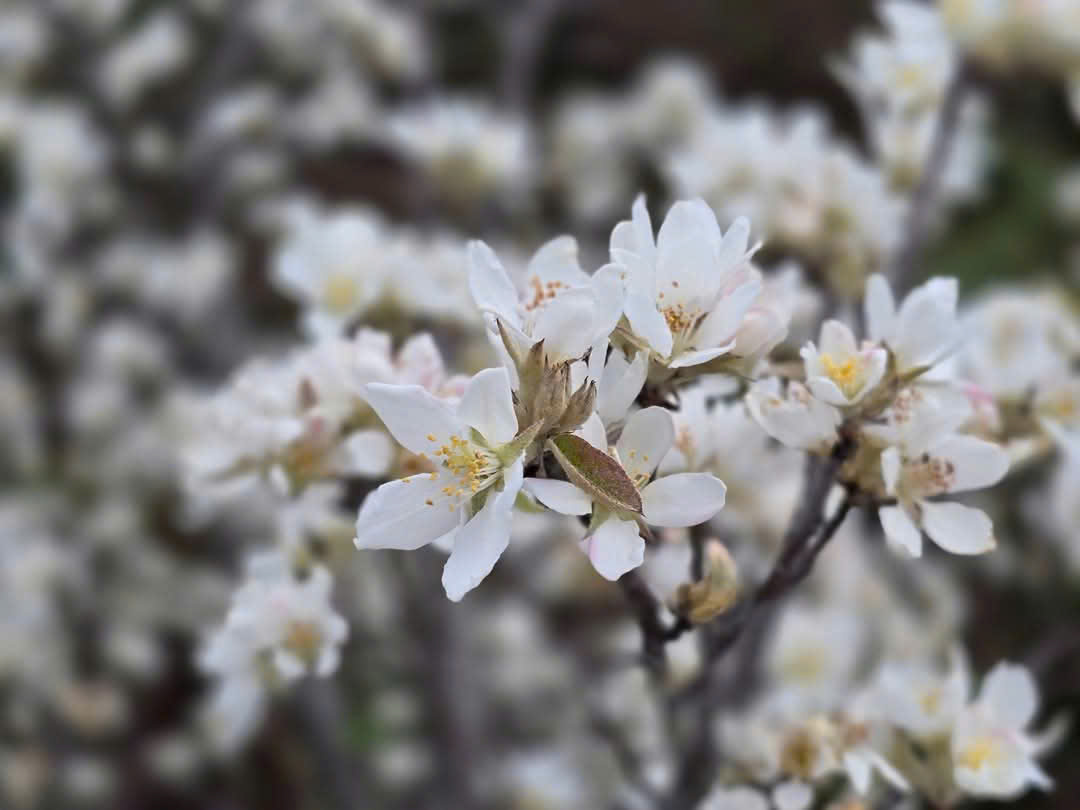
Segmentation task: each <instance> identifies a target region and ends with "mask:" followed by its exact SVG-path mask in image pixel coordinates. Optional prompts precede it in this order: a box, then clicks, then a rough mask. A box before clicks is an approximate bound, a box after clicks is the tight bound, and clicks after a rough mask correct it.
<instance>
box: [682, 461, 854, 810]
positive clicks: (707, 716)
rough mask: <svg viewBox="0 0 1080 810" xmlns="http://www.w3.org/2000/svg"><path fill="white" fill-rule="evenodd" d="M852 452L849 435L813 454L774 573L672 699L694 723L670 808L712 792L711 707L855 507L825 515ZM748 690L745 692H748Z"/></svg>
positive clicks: (750, 661) (706, 647) (710, 641)
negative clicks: (721, 671) (730, 662)
mask: <svg viewBox="0 0 1080 810" xmlns="http://www.w3.org/2000/svg"><path fill="white" fill-rule="evenodd" d="M852 449H853V447H852V445H851V443H850V442H848V441H846V440H843V441H841V442H840V443H839V444H838V445H837V447H836V448H835V450H834V451H833V453H832V455H831V456H830V457H829V458H828V459H825V460H822V459H817V458H813V457H811V458H810V459H808V462H807V472H806V479H805V483H804V486H803V493H802V496H801V498H800V502H799V506H798V508H797V509H796V510H795V513H794V514H793V515H792V519H791V523H790V524H789V526H788V530H787V531H786V532H785V534H784V540H783V544H782V547H781V551H780V554H779V556H778V557H777V560H776V563H775V564H774V566H773V568H772V571H771V572H770V573H769V576H768V577H766V579H765V580H764V582H762V583H761V585H759V586H758V587H757V589H756V590H755V591H754V593H753V594H752V595H751V596H750V597H749V598H747V599H746V600H744V601H743V602H742V603H741V604H739V605H738V606H737V607H736V608H735V609H734V610H733V611H730V612H729V613H728V614H725V615H723V616H721V617H719V618H718V619H717V620H715V621H713V622H711V623H709V624H708V625H706V626H705V627H704V633H703V641H702V647H703V657H704V662H703V664H702V671H701V674H700V675H699V676H698V678H697V679H695V681H694V682H693V683H691V684H690V685H689V686H688V687H687V688H686V689H685V690H684V691H683V692H682V693H681V694H679V695H676V696H675V698H674V699H673V701H672V709H678V708H679V707H680V706H681V707H683V708H685V709H687V716H688V717H689V718H690V720H691V721H692V723H693V726H692V729H691V733H690V737H689V739H688V740H687V741H686V743H685V745H684V747H683V751H682V753H681V756H680V757H679V762H680V765H679V770H678V772H677V774H676V777H675V780H674V784H673V787H672V790H671V792H670V794H669V795H668V796H667V798H666V801H665V803H664V807H665V808H669V809H670V810H681V809H682V808H686V807H694V806H696V805H697V804H698V802H700V801H701V799H702V797H703V796H704V795H705V793H706V791H707V790H708V788H709V784H710V783H711V776H712V771H713V764H714V760H715V758H716V742H715V739H714V737H713V727H712V718H713V713H712V711H711V710H712V709H713V708H715V707H716V705H717V704H718V703H720V702H722V700H723V699H724V698H725V697H726V696H727V695H726V694H725V693H732V692H734V691H735V688H736V685H737V684H740V683H741V682H743V681H745V680H746V679H747V678H748V677H749V675H750V673H752V671H753V670H754V668H755V666H756V659H757V656H758V654H759V652H760V650H761V648H762V646H763V644H764V638H765V632H766V627H767V624H768V619H769V618H770V616H771V613H772V608H773V607H774V606H775V605H776V604H777V603H778V602H779V600H780V599H781V598H782V597H784V596H786V595H787V594H789V593H790V592H791V591H792V590H794V589H795V587H796V586H797V585H798V584H799V583H801V582H802V581H803V580H804V579H806V577H807V576H809V574H810V572H811V571H812V570H813V565H814V562H815V560H816V559H817V557H818V555H819V554H820V553H821V552H822V551H823V550H824V548H825V547H826V545H828V543H829V541H830V540H831V539H832V537H833V536H834V535H835V534H836V532H837V530H838V529H839V528H840V526H841V524H842V523H843V522H844V519H845V518H846V517H847V515H848V513H849V512H850V511H851V508H852V506H853V499H852V496H851V493H848V494H847V495H846V496H845V498H844V500H843V502H842V503H841V504H840V506H839V507H838V508H837V509H836V511H835V512H834V513H833V514H832V515H831V516H830V517H829V518H828V519H826V517H825V502H826V498H827V497H828V494H829V492H830V490H831V489H832V487H833V485H834V483H835V480H836V475H837V473H838V472H839V470H840V467H841V466H842V465H843V463H844V461H845V460H846V458H847V457H848V455H849V454H850V453H851V451H852ZM748 628H753V632H752V633H751V638H750V646H749V647H747V650H746V655H747V658H746V659H745V660H742V661H740V662H739V666H737V667H735V670H734V672H733V674H732V677H731V679H730V682H728V683H726V684H725V683H721V682H720V681H719V679H718V678H717V667H716V664H717V662H718V661H719V659H720V658H722V657H723V656H724V654H725V653H727V652H728V651H729V650H731V649H732V648H733V647H734V646H735V645H736V643H737V642H739V640H740V639H741V638H743V636H744V633H745V632H746V631H747V629H748ZM740 693H741V694H743V695H745V689H743V690H740ZM676 704H678V705H676Z"/></svg>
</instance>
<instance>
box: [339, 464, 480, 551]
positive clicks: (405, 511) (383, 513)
mask: <svg viewBox="0 0 1080 810" xmlns="http://www.w3.org/2000/svg"><path fill="white" fill-rule="evenodd" d="M444 486H446V480H445V477H444V476H440V475H436V476H435V478H432V477H431V475H430V474H428V473H421V474H420V475H413V476H411V477H409V478H402V479H398V480H396V481H387V482H386V483H385V484H383V485H382V486H381V487H379V488H378V489H377V490H375V491H374V492H372V493H370V494H369V495H368V496H367V498H365V499H364V503H363V505H361V507H360V514H359V515H358V516H357V518H356V540H355V541H354V542H355V543H356V547H357V548H397V549H405V550H408V551H412V550H414V549H418V548H420V547H422V546H426V545H427V544H428V543H431V542H432V541H434V540H435V539H437V538H439V537H441V536H442V535H444V534H446V533H447V532H450V531H453V530H454V529H456V528H457V526H458V523H459V521H460V516H459V511H460V510H458V509H456V508H451V504H450V502H449V501H448V500H447V499H446V497H445V496H444V495H443V493H442V488H443V487H444ZM428 501H431V503H430V504H429V503H428Z"/></svg>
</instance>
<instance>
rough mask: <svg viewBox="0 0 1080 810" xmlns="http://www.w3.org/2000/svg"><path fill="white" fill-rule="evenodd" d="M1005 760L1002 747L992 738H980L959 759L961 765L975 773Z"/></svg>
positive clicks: (965, 749) (964, 750)
mask: <svg viewBox="0 0 1080 810" xmlns="http://www.w3.org/2000/svg"><path fill="white" fill-rule="evenodd" d="M1003 758H1004V755H1003V752H1002V750H1001V746H1000V745H999V744H998V742H997V741H996V740H994V739H993V738H992V737H979V738H978V739H976V740H974V741H973V742H972V743H971V744H970V745H968V746H966V747H965V748H964V749H963V750H962V751H961V752H960V755H959V756H958V757H957V761H958V763H959V764H960V765H963V766H964V767H965V768H968V769H970V770H973V771H977V770H979V769H981V768H982V767H983V766H985V765H994V764H996V763H998V762H1000V761H1001V760H1002V759H1003Z"/></svg>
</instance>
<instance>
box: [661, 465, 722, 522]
mask: <svg viewBox="0 0 1080 810" xmlns="http://www.w3.org/2000/svg"><path fill="white" fill-rule="evenodd" d="M726 496H727V487H726V486H724V482H723V481H721V480H720V479H719V478H717V477H716V476H715V475H710V474H709V473H679V474H676V475H668V476H666V477H664V478H657V479H656V480H655V481H653V482H652V483H651V484H649V485H648V486H647V487H645V489H643V490H642V491H641V508H642V513H643V514H644V515H645V520H646V522H647V523H650V524H652V525H653V526H663V527H672V528H679V527H682V526H697V525H698V524H699V523H704V522H705V521H706V520H709V519H710V518H712V517H713V515H715V514H716V513H717V512H719V511H720V510H721V509H723V508H724V501H725V498H726Z"/></svg>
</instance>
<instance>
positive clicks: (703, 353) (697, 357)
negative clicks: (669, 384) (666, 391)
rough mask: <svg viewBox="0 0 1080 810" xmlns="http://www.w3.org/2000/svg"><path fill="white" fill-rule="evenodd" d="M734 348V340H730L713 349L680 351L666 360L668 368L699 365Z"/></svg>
mask: <svg viewBox="0 0 1080 810" xmlns="http://www.w3.org/2000/svg"><path fill="white" fill-rule="evenodd" d="M734 348H735V341H734V340H733V341H731V342H730V343H727V344H725V345H723V346H717V347H716V348H714V349H701V350H699V351H687V352H680V353H679V354H677V355H675V356H674V357H673V358H671V360H670V361H669V362H668V364H667V365H668V368H688V367H689V366H696V365H700V364H701V363H708V362H709V361H710V360H714V359H715V358H717V357H720V356H721V355H724V354H727V353H728V352H730V351H731V350H732V349H734Z"/></svg>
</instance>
